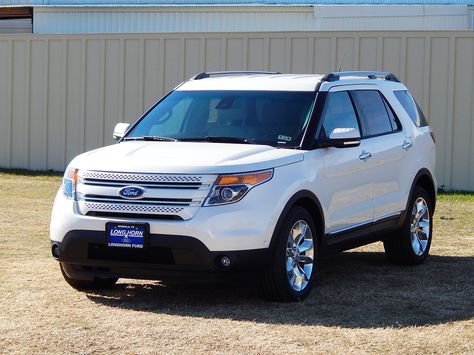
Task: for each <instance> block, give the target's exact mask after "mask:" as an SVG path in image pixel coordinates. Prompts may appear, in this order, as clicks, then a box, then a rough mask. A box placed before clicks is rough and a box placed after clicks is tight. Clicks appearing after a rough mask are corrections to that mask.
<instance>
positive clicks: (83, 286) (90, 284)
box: [59, 263, 118, 291]
mask: <svg viewBox="0 0 474 355" xmlns="http://www.w3.org/2000/svg"><path fill="white" fill-rule="evenodd" d="M59 267H60V269H61V273H62V274H63V277H64V280H66V282H67V283H68V284H69V286H71V287H72V288H74V289H76V290H78V291H87V290H103V289H108V288H112V287H113V286H114V285H115V283H116V282H117V280H118V278H107V279H99V278H95V279H94V280H77V279H71V278H70V277H69V276H67V274H66V272H65V271H64V266H63V264H62V263H59Z"/></svg>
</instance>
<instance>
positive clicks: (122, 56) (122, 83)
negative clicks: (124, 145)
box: [119, 37, 126, 122]
mask: <svg viewBox="0 0 474 355" xmlns="http://www.w3.org/2000/svg"><path fill="white" fill-rule="evenodd" d="M119 43H120V48H119V50H120V84H119V85H120V92H119V95H120V96H121V102H120V107H121V110H120V111H121V117H120V122H125V65H126V63H125V39H124V38H123V37H122V38H120V40H119Z"/></svg>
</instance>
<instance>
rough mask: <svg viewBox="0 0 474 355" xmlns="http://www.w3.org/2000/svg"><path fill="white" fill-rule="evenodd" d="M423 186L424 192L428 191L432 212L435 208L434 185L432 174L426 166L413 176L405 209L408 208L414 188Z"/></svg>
mask: <svg viewBox="0 0 474 355" xmlns="http://www.w3.org/2000/svg"><path fill="white" fill-rule="evenodd" d="M417 186H419V187H423V188H424V189H425V190H426V192H428V194H429V196H430V198H431V203H432V205H433V213H434V211H435V208H436V186H435V184H434V179H433V175H431V173H430V171H429V170H428V169H426V168H423V169H420V170H419V171H418V173H417V174H416V176H415V178H414V179H413V183H412V185H411V188H410V194H409V195H408V201H407V208H406V211H408V210H409V206H408V204H409V203H410V197H411V196H412V194H413V191H414V190H415V188H416V187H417Z"/></svg>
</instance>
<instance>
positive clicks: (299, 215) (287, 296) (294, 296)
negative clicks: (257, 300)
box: [272, 206, 319, 301]
mask: <svg viewBox="0 0 474 355" xmlns="http://www.w3.org/2000/svg"><path fill="white" fill-rule="evenodd" d="M299 220H302V221H305V222H306V223H307V224H308V226H309V228H310V229H311V233H312V235H313V245H314V246H313V248H314V257H313V271H312V273H311V277H310V279H309V281H308V284H307V285H306V287H305V288H304V289H303V290H301V291H295V290H293V288H292V287H291V286H290V283H289V281H288V276H287V272H286V245H287V240H288V234H289V232H290V229H291V228H292V227H293V225H294V224H295V223H296V222H297V221H299ZM277 236H278V239H277V241H276V243H275V247H274V250H273V263H272V264H273V265H272V269H273V270H272V274H273V277H274V282H275V286H276V288H277V291H278V293H279V297H278V298H279V299H283V300H288V301H302V300H303V299H305V298H306V297H307V296H308V294H309V293H310V292H311V289H312V287H313V285H314V279H315V273H316V269H317V261H318V259H319V257H318V251H319V245H318V244H319V243H318V234H317V232H316V225H315V223H314V221H313V219H312V217H311V215H310V214H309V212H308V211H307V210H306V209H305V208H303V207H300V206H295V207H293V208H292V209H291V210H290V211H289V213H288V215H287V217H286V218H285V221H284V223H283V224H282V226H281V228H280V230H279V231H278V235H277Z"/></svg>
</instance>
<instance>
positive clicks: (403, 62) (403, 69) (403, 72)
mask: <svg viewBox="0 0 474 355" xmlns="http://www.w3.org/2000/svg"><path fill="white" fill-rule="evenodd" d="M401 41H402V42H401V53H400V73H399V75H400V80H402V82H405V81H406V77H407V36H406V35H404V36H402V38H401Z"/></svg>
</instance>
